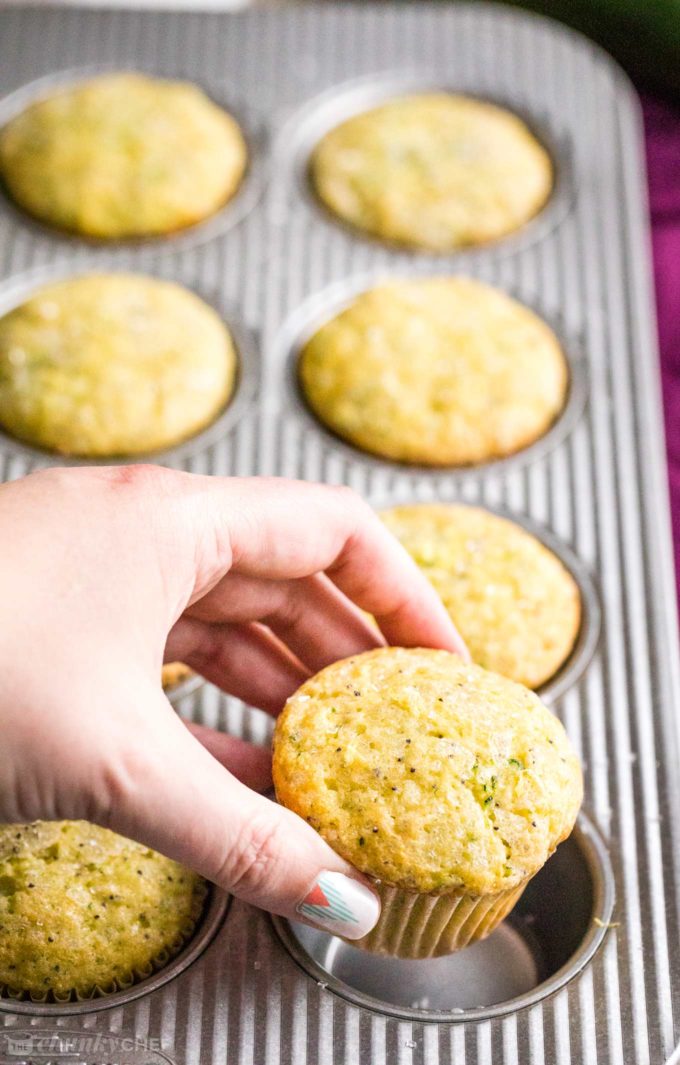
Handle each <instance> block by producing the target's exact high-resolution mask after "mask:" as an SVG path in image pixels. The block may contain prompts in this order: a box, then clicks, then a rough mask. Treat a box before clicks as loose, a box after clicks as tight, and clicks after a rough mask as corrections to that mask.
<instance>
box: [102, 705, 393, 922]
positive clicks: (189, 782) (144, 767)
mask: <svg viewBox="0 0 680 1065" xmlns="http://www.w3.org/2000/svg"><path fill="white" fill-rule="evenodd" d="M154 697H155V698H156V699H157V700H158V699H159V698H164V697H162V696H159V695H156V694H154ZM152 716H154V715H150V717H152ZM155 716H156V717H157V715H155ZM163 716H164V719H165V720H164V721H163V724H164V728H163V731H162V737H161V738H160V742H159V738H158V737H154V739H153V740H152V741H151V742H150V739H151V738H150V737H147V740H146V742H144V743H143V747H144V751H143V752H140V750H139V744H136V750H135V752H133V753H132V754H131V755H130V756H128V757H127V758H125V759H124V760H123V761H124V765H125V768H124V770H122V771H121V772H116V767H115V765H114V766H112V767H110V768H109V772H108V782H109V788H111V787H113V789H114V792H115V793H114V794H111V793H110V794H109V796H108V798H107V803H106V805H107V807H108V811H109V813H108V816H107V817H106V823H107V825H108V826H109V827H111V828H113V829H114V830H115V831H117V832H120V833H122V834H123V835H126V836H128V837H131V838H133V839H137V840H140V841H141V842H143V843H146V844H147V845H148V846H151V847H153V848H154V849H156V850H158V851H161V852H162V853H163V854H166V855H168V856H169V857H171V858H174V859H175V860H176V861H179V862H181V863H182V864H183V865H186V866H188V867H189V868H191V869H194V870H195V871H196V872H198V873H201V874H202V875H203V876H205V877H207V879H208V880H211V881H213V882H214V883H216V884H217V885H218V886H219V887H221V888H224V889H225V890H226V891H228V892H230V893H231V894H233V895H236V896H237V897H239V898H241V899H243V900H245V901H246V902H249V903H252V904H253V905H255V906H259V907H261V908H262V909H264V910H268V911H270V912H272V913H278V914H281V915H282V916H283V917H288V918H290V919H292V920H298V921H299V920H302V921H305V922H307V923H310V924H313V925H315V926H317V927H319V928H323V929H325V930H327V931H329V932H332V933H334V934H337V935H341V936H345V937H346V938H348V939H359V938H360V937H361V936H364V935H366V933H367V932H369V931H370V930H371V929H372V928H373V926H374V925H375V923H376V921H377V920H378V917H379V915H380V902H379V900H378V897H377V895H376V894H375V893H374V892H373V891H372V890H371V888H370V887H368V886H367V884H366V881H365V880H364V878H363V877H362V876H361V874H360V873H358V872H357V870H356V869H354V868H353V867H352V866H350V865H349V864H348V863H347V862H345V861H344V859H343V858H341V857H340V856H339V855H338V854H336V853H335V851H333V850H332V849H331V847H329V846H328V844H327V843H325V841H324V840H322V838H321V837H320V836H319V835H318V834H317V833H316V832H315V831H314V829H312V828H311V827H310V826H309V825H308V824H306V822H305V821H303V820H302V819H301V818H300V817H298V816H297V815H296V814H294V813H292V812H291V811H290V810H287V809H285V808H284V807H282V806H278V805H277V804H276V803H274V802H272V801H271V800H269V799H267V798H264V797H263V796H261V795H258V794H257V793H255V792H253V791H251V790H250V789H248V788H247V787H245V786H244V785H243V784H241V783H240V782H239V781H238V780H237V779H236V778H235V777H233V776H232V775H231V774H230V773H229V772H228V771H227V770H226V769H225V768H224V767H223V766H222V765H220V763H219V762H218V761H217V760H216V759H215V758H213V757H212V755H210V754H209V753H208V751H206V750H205V748H204V747H203V746H202V745H201V744H200V743H199V742H198V741H197V740H196V739H195V738H194V737H193V736H192V735H191V733H189V732H188V731H187V729H186V728H185V727H184V725H183V724H182V723H181V721H180V720H179V719H178V718H177V717H176V716H175V715H174V713H173V712H172V711H170V713H169V714H168V713H167V709H166V708H164V714H163Z"/></svg>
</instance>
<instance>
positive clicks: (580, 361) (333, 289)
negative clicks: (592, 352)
mask: <svg viewBox="0 0 680 1065" xmlns="http://www.w3.org/2000/svg"><path fill="white" fill-rule="evenodd" d="M451 274H453V271H451ZM428 276H429V277H434V276H449V275H448V274H447V275H442V274H441V273H437V274H435V273H429V274H423V273H422V272H419V273H418V274H413V273H410V272H406V271H403V270H402V271H398V272H395V273H390V272H381V273H378V274H374V275H369V276H362V277H354V278H346V279H344V280H343V281H339V282H335V283H334V284H333V285H331V286H330V287H329V288H328V289H325V290H323V291H322V292H317V293H314V294H313V295H312V296H310V297H309V298H308V299H307V300H306V301H305V302H304V303H303V304H302V305H301V306H300V307H298V308H296V310H295V311H294V312H293V314H292V315H291V316H290V318H289V319H288V320H287V321H286V322H285V323H284V324H283V326H282V328H281V332H280V334H279V336H278V338H277V340H276V345H275V351H274V361H275V363H277V364H278V365H280V366H282V367H283V369H284V382H283V385H284V389H285V395H286V398H287V400H288V404H289V407H290V409H291V411H292V412H293V413H294V415H295V416H296V417H298V418H300V419H301V420H303V421H304V422H305V423H306V424H307V426H308V427H309V428H310V429H311V430H313V431H314V432H315V433H316V434H318V435H319V437H320V438H321V440H322V442H323V445H324V446H325V447H326V448H327V449H329V450H331V451H334V452H337V453H338V454H340V453H341V454H343V455H344V456H346V457H347V458H348V459H351V460H353V461H355V462H357V461H358V462H362V463H366V464H368V465H370V466H373V467H374V468H380V467H382V468H385V467H388V468H390V467H391V468H392V469H395V468H397V469H401V470H405V471H407V472H410V473H415V474H418V475H419V476H420V477H430V478H432V479H434V480H437V479H441V477H442V474H445V475H446V476H448V477H456V478H459V479H462V478H469V477H478V476H479V473H480V471H484V470H488V469H494V468H496V467H505V466H507V465H514V464H516V463H522V462H530V461H532V460H534V459H536V458H539V457H541V456H543V455H545V454H547V453H548V452H549V451H550V450H551V449H552V448H555V447H557V446H558V445H559V444H560V443H562V441H563V440H564V438H565V437H566V436H567V435H568V434H569V433H570V432H571V431H572V429H573V428H574V426H575V425H576V423H577V422H578V419H579V418H580V417H581V415H582V413H583V409H584V407H585V404H586V401H587V397H588V370H587V365H586V361H585V359H584V357H583V353H582V352H581V351H580V347H579V344H578V343H577V341H576V340H574V339H573V338H571V337H568V336H566V335H565V328H564V325H563V324H562V323H561V322H558V321H557V320H556V316H555V315H549V314H545V313H543V312H542V311H541V310H540V309H539V308H537V307H536V306H535V305H531V304H530V302H529V301H528V300H525V299H522V298H521V296H520V295H518V294H517V293H515V292H512V291H510V292H508V290H507V289H505V290H504V291H506V292H508V295H510V296H513V297H514V298H515V299H517V300H518V301H519V302H520V303H522V304H524V305H525V306H527V307H529V309H530V310H533V311H534V312H535V313H536V314H537V315H538V316H539V317H540V318H542V319H543V320H544V321H545V322H546V323H547V324H548V325H549V326H551V328H552V329H553V331H554V332H555V334H556V335H557V338H558V340H559V341H560V343H561V345H562V350H563V353H564V356H565V359H566V361H567V368H568V373H569V384H568V391H567V398H566V401H565V404H564V407H563V408H562V410H561V411H560V413H559V414H558V416H557V418H556V419H555V421H554V422H553V424H552V425H551V426H550V427H549V428H548V430H547V431H546V432H545V433H543V435H542V436H540V437H538V438H537V439H536V440H535V441H534V442H533V443H531V444H529V445H527V446H526V447H523V448H521V449H520V450H519V451H515V452H513V453H512V454H510V455H507V456H504V457H502V458H497V459H490V460H488V461H487V462H480V463H476V464H475V465H470V466H420V465H417V464H415V463H405V462H398V461H396V460H394V459H388V458H381V457H380V456H379V455H373V454H371V453H369V452H367V451H362V450H361V448H359V447H357V446H354V445H353V444H351V443H350V442H349V441H347V440H344V439H343V438H342V437H340V436H336V434H335V433H334V432H333V430H332V429H330V428H329V427H328V426H326V425H325V424H324V422H322V421H321V420H320V419H319V418H318V417H317V416H316V414H315V413H314V412H313V411H312V409H311V408H310V407H309V405H308V404H307V401H306V399H305V396H304V394H303V391H302V388H301V385H300V381H299V374H298V364H299V358H300V353H301V351H302V348H303V347H304V345H305V344H306V343H307V341H308V340H309V339H310V338H311V337H312V336H313V335H314V333H315V332H316V331H317V330H318V329H319V328H320V327H321V326H322V325H323V324H324V323H325V322H327V321H329V320H330V319H332V318H334V317H335V316H336V315H338V314H340V313H341V312H342V311H344V310H345V309H346V308H347V307H348V306H350V304H351V303H352V302H353V300H354V299H355V298H356V297H357V296H359V295H360V294H361V293H362V292H365V291H367V290H368V289H370V288H372V287H373V286H374V285H376V284H379V283H380V282H384V281H390V280H392V281H393V280H403V279H414V278H416V277H417V278H419V279H421V280H422V279H424V278H425V277H428Z"/></svg>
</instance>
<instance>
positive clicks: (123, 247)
mask: <svg viewBox="0 0 680 1065" xmlns="http://www.w3.org/2000/svg"><path fill="white" fill-rule="evenodd" d="M116 73H121V74H122V73H139V74H146V75H148V76H149V77H158V78H166V79H169V80H172V81H190V82H192V83H193V84H194V85H197V86H198V88H200V89H202V90H203V91H204V92H205V94H206V96H208V97H209V99H210V100H212V102H213V103H215V104H217V105H218V106H219V107H222V108H223V109H224V110H225V111H228V112H229V113H230V114H231V116H232V117H233V118H234V119H236V121H237V123H238V125H239V126H240V129H241V133H242V135H243V138H244V140H245V142H246V148H247V151H248V161H247V164H246V171H245V173H244V175H243V178H242V179H241V183H240V185H239V186H238V188H237V189H236V192H235V193H234V195H233V196H232V197H231V198H230V199H229V200H228V201H227V202H226V203H225V204H224V205H223V206H222V207H219V208H218V209H217V210H216V211H214V212H213V213H212V214H210V215H208V216H207V217H206V218H205V219H202V220H201V221H199V222H195V223H193V224H192V225H188V226H185V227H183V228H181V229H177V230H172V231H170V232H169V233H160V234H157V235H148V236H138V237H122V238H113V239H107V238H103V237H95V236H88V235H87V234H81V233H77V232H71V231H69V230H65V229H60V228H59V227H58V226H56V225H55V226H52V225H50V224H49V223H47V222H44V221H42V220H41V219H38V218H35V217H34V216H33V215H32V214H30V213H29V212H28V211H26V210H24V208H23V207H22V206H21V205H20V204H18V203H16V202H15V200H14V199H13V198H12V196H11V194H10V193H9V191H8V190H7V189H6V188H5V186H4V182H3V181H2V178H1V177H0V213H1V214H3V215H4V216H5V218H6V220H7V221H8V222H10V223H14V224H15V225H17V226H19V227H21V228H22V229H25V230H26V231H27V232H33V233H34V234H35V236H36V239H40V238H42V239H44V240H48V241H57V242H59V243H61V244H62V245H63V246H64V247H66V248H68V247H71V248H72V249H74V250H75V249H77V248H78V246H79V245H80V246H86V247H87V248H88V249H89V250H91V251H94V250H101V251H106V252H107V253H109V254H112V253H115V252H116V251H119V252H123V253H125V252H126V251H131V250H133V249H135V248H138V249H147V250H153V249H156V250H158V251H183V250H186V249H188V248H191V247H195V246H196V245H198V244H202V243H204V242H205V241H208V240H213V239H214V238H215V237H218V236H221V235H222V234H224V233H226V232H228V230H230V229H231V228H232V227H233V226H236V225H238V223H239V222H241V221H242V220H243V219H244V218H245V217H246V216H247V215H248V214H249V213H250V211H252V210H253V208H254V207H255V206H256V204H257V202H258V200H259V199H260V197H261V196H262V193H263V191H264V187H265V185H266V181H267V163H266V158H267V154H266V149H267V138H266V132H265V129H264V127H263V125H262V123H261V120H260V118H259V115H257V114H256V113H255V112H254V111H253V109H252V108H251V107H249V106H248V105H247V104H245V103H244V102H243V100H242V99H240V98H236V99H235V100H234V101H233V102H232V101H231V100H230V99H228V98H227V95H228V94H225V93H224V92H223V90H222V88H221V86H220V85H216V84H213V83H210V84H209V83H207V82H204V81H202V80H201V78H200V76H199V77H196V76H194V75H192V74H190V73H188V72H186V71H184V70H182V69H181V68H180V69H176V70H172V69H154V68H149V67H147V66H146V65H144V64H142V65H139V66H138V65H137V64H135V65H134V66H132V65H130V66H126V65H120V64H117V63H111V64H101V65H94V66H84V67H72V68H69V69H67V70H60V71H55V72H53V73H51V74H46V75H45V76H43V77H41V78H37V79H35V80H34V81H29V82H27V83H26V84H24V85H22V86H21V87H20V88H18V89H16V90H15V91H14V92H12V93H9V95H7V96H5V97H3V98H1V99H0V128H1V127H2V126H4V125H6V124H7V123H8V122H9V121H10V120H11V119H12V118H15V117H16V115H18V114H20V113H21V112H22V111H24V110H25V109H26V108H27V107H30V106H31V105H32V104H34V103H37V102H38V101H39V100H41V99H43V98H45V97H47V96H51V95H52V94H53V93H55V92H58V91H59V90H61V89H67V88H71V87H73V86H75V85H78V84H80V83H81V82H83V81H88V80H89V79H90V78H96V77H98V76H99V75H101V74H116Z"/></svg>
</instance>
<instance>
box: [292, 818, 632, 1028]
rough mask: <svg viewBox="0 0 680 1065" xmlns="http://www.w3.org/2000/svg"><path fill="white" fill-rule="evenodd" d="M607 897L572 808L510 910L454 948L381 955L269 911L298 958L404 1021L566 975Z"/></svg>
mask: <svg viewBox="0 0 680 1065" xmlns="http://www.w3.org/2000/svg"><path fill="white" fill-rule="evenodd" d="M613 905H614V876H613V873H612V869H611V865H610V863H609V858H608V856H607V851H606V848H605V846H604V843H603V842H602V840H601V838H600V837H599V835H598V833H597V831H596V830H595V829H594V827H593V825H592V824H591V823H590V821H589V820H588V819H587V817H586V816H585V814H581V816H580V818H579V824H578V826H577V827H576V829H575V830H574V832H573V833H572V835H571V836H570V837H569V839H568V840H567V841H566V842H565V843H563V844H562V845H561V847H560V848H559V849H558V850H557V852H556V853H555V854H554V855H553V856H552V858H551V859H550V860H549V861H548V862H547V863H546V865H545V866H544V867H543V869H542V870H541V871H540V872H539V873H538V874H537V875H536V877H535V878H534V879H533V880H532V881H531V883H530V885H529V886H528V887H527V889H526V891H525V892H524V894H523V895H522V897H521V899H520V901H519V902H518V903H517V906H516V907H515V909H514V910H513V912H512V915H511V917H510V918H509V919H507V920H506V921H504V922H503V924H501V925H500V926H499V927H498V928H497V929H496V930H495V931H494V932H492V933H491V935H490V936H489V937H488V939H485V940H482V941H481V942H479V943H473V944H472V945H471V946H470V947H466V949H465V950H462V951H459V952H458V953H457V954H450V955H448V957H446V956H445V957H442V958H428V959H426V960H424V961H403V960H402V959H399V958H388V957H381V956H379V955H372V954H366V952H365V951H361V950H358V949H357V948H356V947H353V946H352V944H351V943H346V942H343V941H342V940H340V939H337V938H336V937H335V936H330V935H328V933H327V932H321V931H318V930H317V929H315V928H309V927H307V926H306V925H302V924H294V925H293V924H289V923H288V922H286V921H284V920H282V919H281V918H280V917H275V918H274V919H273V920H274V927H275V928H276V930H277V932H278V934H279V936H280V937H281V939H282V941H283V943H284V944H285V945H286V946H287V947H288V949H289V950H290V952H291V954H292V955H293V957H294V958H295V960H296V961H297V962H298V964H299V965H301V966H302V968H303V969H306V971H307V972H309V974H310V975H311V976H313V977H314V978H315V979H316V980H319V981H321V982H325V983H326V984H327V986H328V987H329V988H330V989H331V990H332V991H334V992H336V994H338V995H342V997H343V998H346V999H347V1000H348V1001H349V1002H353V1003H355V1004H356V1005H358V1006H365V1007H368V1008H371V1009H375V1010H380V1011H384V1012H388V1013H389V1014H390V1016H392V1017H401V1018H404V1019H405V1020H408V1021H418V1020H430V1021H439V1022H440V1023H442V1022H450V1023H454V1024H465V1023H469V1022H470V1021H480V1020H489V1019H492V1018H495V1017H501V1016H503V1015H504V1014H508V1013H515V1012H517V1010H519V1009H522V1008H523V1007H526V1006H531V1005H534V1004H535V1003H536V1002H539V1001H540V1000H541V999H543V998H546V997H547V996H548V995H551V994H553V993H554V992H555V991H557V990H559V988H560V987H562V986H563V985H564V984H566V983H567V982H568V981H569V980H571V979H573V977H574V976H576V975H577V974H578V973H579V972H580V971H581V970H582V969H583V967H584V966H585V965H586V964H587V963H588V961H589V960H590V958H591V957H592V956H593V954H594V953H595V951H596V950H597V949H598V947H599V946H600V944H601V943H602V940H603V939H604V936H605V934H606V929H607V927H608V926H609V923H610V918H611V914H612V907H613ZM556 914H559V920H556V919H555V915H556Z"/></svg>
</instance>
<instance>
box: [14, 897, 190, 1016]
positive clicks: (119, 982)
mask: <svg viewBox="0 0 680 1065" xmlns="http://www.w3.org/2000/svg"><path fill="white" fill-rule="evenodd" d="M208 898H209V889H208V886H207V884H205V883H203V884H201V885H200V886H197V888H196V891H195V893H194V899H193V903H192V913H191V916H189V917H187V919H186V921H185V922H184V924H183V925H182V927H181V929H180V932H179V934H178V935H177V936H176V937H175V938H174V939H173V941H172V942H171V943H169V944H168V945H167V946H166V947H164V948H163V950H161V951H159V953H158V954H156V955H155V956H154V957H153V958H151V959H149V961H148V963H147V964H146V965H144V966H142V967H140V968H137V969H133V970H130V971H129V972H127V973H124V974H123V975H122V976H117V977H114V978H112V979H111V982H110V983H108V984H106V985H100V984H95V985H94V986H93V987H90V988H87V989H86V990H83V989H79V988H72V989H70V990H69V991H67V992H63V993H62V992H57V991H53V990H52V989H49V990H47V991H45V992H37V991H36V990H34V989H33V990H31V989H26V988H18V987H10V986H9V985H8V984H4V983H0V998H4V999H11V1000H13V1001H15V1002H35V1003H36V1004H40V1003H47V1002H50V1003H52V1002H54V1003H63V1004H66V1003H68V1002H88V1001H90V1000H91V999H95V998H105V997H107V996H108V995H113V994H115V993H116V992H118V991H127V990H129V989H130V988H131V987H134V986H135V985H136V984H140V983H142V981H144V980H148V978H149V977H150V976H153V975H154V973H157V972H159V971H160V970H161V969H163V968H165V966H166V965H167V964H168V963H169V962H171V961H172V959H173V958H175V957H176V956H177V955H178V954H179V952H180V951H181V950H182V949H183V948H184V947H185V946H186V945H187V943H188V942H189V940H190V939H192V937H193V936H194V934H195V933H196V931H197V929H198V927H199V925H200V923H201V919H202V918H203V916H204V913H205V910H206V903H207V901H208Z"/></svg>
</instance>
